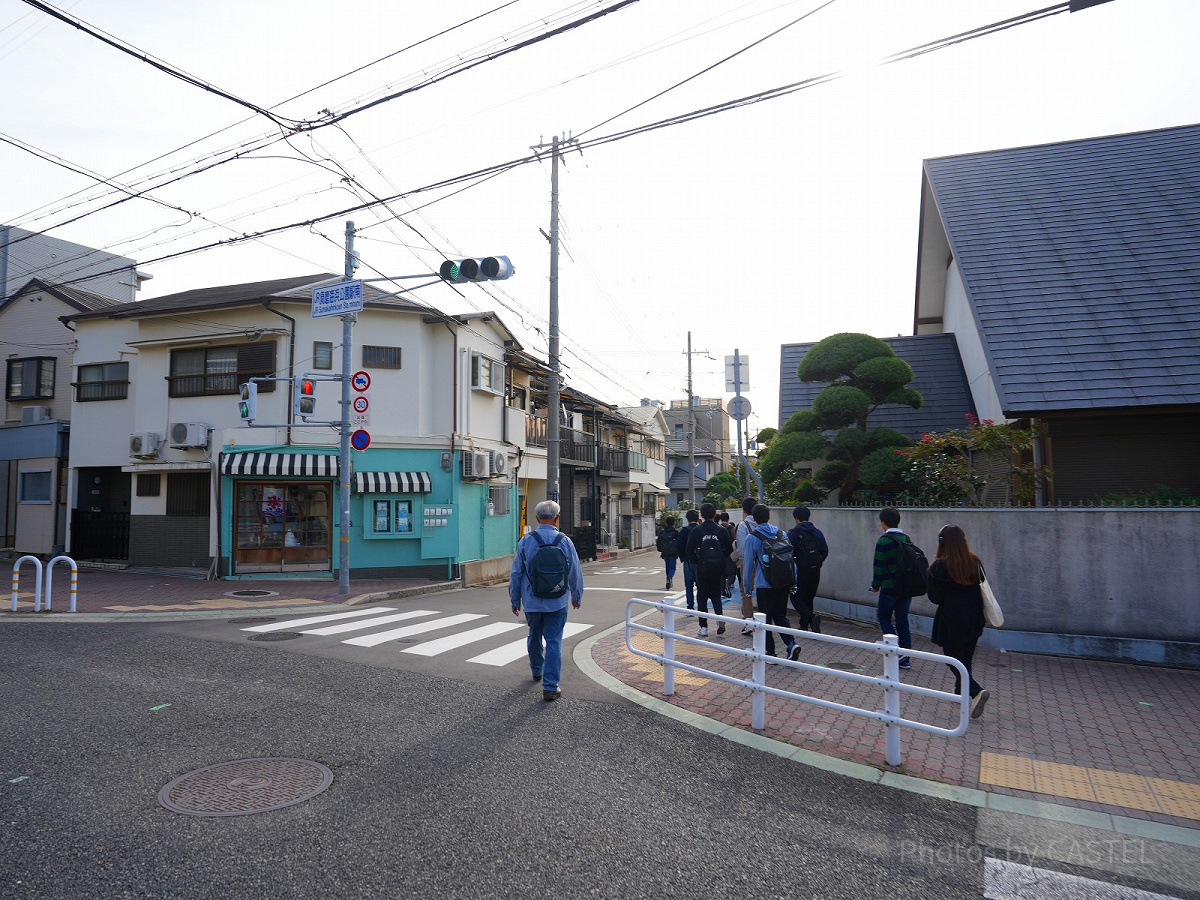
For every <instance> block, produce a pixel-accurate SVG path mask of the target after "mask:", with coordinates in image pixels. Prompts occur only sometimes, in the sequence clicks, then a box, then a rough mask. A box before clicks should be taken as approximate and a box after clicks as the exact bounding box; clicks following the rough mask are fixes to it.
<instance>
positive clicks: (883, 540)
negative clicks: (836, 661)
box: [871, 506, 929, 669]
mask: <svg viewBox="0 0 1200 900" xmlns="http://www.w3.org/2000/svg"><path fill="white" fill-rule="evenodd" d="M879 527H880V528H881V529H883V534H882V535H880V537H879V540H877V541H876V542H875V557H874V575H873V576H872V578H871V592H872V593H878V594H879V606H878V610H877V614H878V617H879V628H880V629H881V630H882V631H883V633H884V634H894V635H896V637H897V638H898V639H899V642H900V646H901V647H902V648H903V649H905V650H911V649H912V632H911V631H910V630H909V626H908V608H909V606H911V605H912V598H913V597H919V596H920V595H922V594H924V593H925V591H926V590H927V589H928V585H927V583H924V584H923V583H922V581H923V579H925V577H926V575H925V573H927V572H928V570H929V565H928V563H927V562H926V561H925V554H924V553H922V552H921V550H920V548H919V547H917V546H916V545H915V544H914V543H913V542H912V541H910V540H909V539H908V535H907V534H905V533H904V532H903V531H901V530H900V510H898V509H896V508H895V507H894V506H885V507H884V508H883V509H881V510H880V511H879ZM922 569H923V570H924V572H922ZM893 617H894V618H895V624H894V625H893V623H892V619H893ZM900 668H902V669H911V668H912V662H911V660H910V659H909V658H908V657H907V656H902V657H900Z"/></svg>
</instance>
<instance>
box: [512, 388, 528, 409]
mask: <svg viewBox="0 0 1200 900" xmlns="http://www.w3.org/2000/svg"><path fill="white" fill-rule="evenodd" d="M528 397H529V393H528V392H527V391H526V390H525V388H523V387H517V386H516V385H515V384H514V385H510V386H509V388H508V405H509V406H511V407H512V408H513V409H524V408H525V404H526V402H527V399H528Z"/></svg>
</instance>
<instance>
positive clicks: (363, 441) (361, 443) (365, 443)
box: [350, 428, 371, 450]
mask: <svg viewBox="0 0 1200 900" xmlns="http://www.w3.org/2000/svg"><path fill="white" fill-rule="evenodd" d="M350 446H351V447H353V448H354V449H355V450H366V449H367V448H368V447H370V446H371V435H369V434H367V432H365V431H363V430H362V429H361V428H360V429H358V431H356V432H354V433H353V434H352V435H350Z"/></svg>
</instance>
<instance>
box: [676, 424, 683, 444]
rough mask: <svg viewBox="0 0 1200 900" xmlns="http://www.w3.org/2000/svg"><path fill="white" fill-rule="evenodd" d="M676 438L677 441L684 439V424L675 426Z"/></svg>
mask: <svg viewBox="0 0 1200 900" xmlns="http://www.w3.org/2000/svg"><path fill="white" fill-rule="evenodd" d="M675 440H677V441H682V440H683V426H682V425H676V426H675Z"/></svg>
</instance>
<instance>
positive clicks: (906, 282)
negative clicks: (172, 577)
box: [0, 0, 1200, 433]
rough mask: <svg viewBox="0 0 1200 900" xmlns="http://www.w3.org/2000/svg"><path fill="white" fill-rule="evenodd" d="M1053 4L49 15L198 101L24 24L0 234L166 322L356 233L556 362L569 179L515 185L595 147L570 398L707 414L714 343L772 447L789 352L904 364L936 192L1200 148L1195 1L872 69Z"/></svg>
mask: <svg viewBox="0 0 1200 900" xmlns="http://www.w3.org/2000/svg"><path fill="white" fill-rule="evenodd" d="M1058 5H1059V4H1052V3H1050V2H1049V0H906V2H902V3H901V2H896V0H832V2H826V0H803V2H784V0H748V2H738V0H728V2H717V0H689V2H687V3H679V2H665V0H636V2H625V3H622V0H585V2H571V0H511V2H510V0H484V2H476V0H458V2H454V3H442V4H426V3H421V4H417V3H411V2H410V3H396V2H394V0H388V2H373V0H359V2H356V3H354V4H351V5H343V4H330V3H315V2H309V0H236V2H235V0H206V2H204V3H195V4H174V3H162V2H151V0H59V2H58V4H57V6H55V8H56V9H58V10H61V11H62V12H64V13H65V14H66V15H67V16H68V17H70V18H72V19H79V20H82V21H83V22H85V23H87V24H88V26H90V27H91V28H92V30H96V31H100V32H103V33H104V34H105V35H106V36H108V38H109V39H110V40H114V41H115V42H117V43H119V44H121V45H122V46H125V47H128V48H132V49H136V50H137V51H138V52H139V53H140V54H142V55H143V56H149V57H151V58H153V59H155V60H157V61H158V62H160V63H162V64H163V65H165V66H167V67H169V68H171V69H173V70H176V71H180V72H183V73H186V74H187V75H188V76H190V78H191V79H192V80H193V82H199V83H200V84H199V85H197V84H196V83H188V82H185V81H184V80H181V79H179V78H176V77H172V76H171V75H170V74H168V73H166V72H164V71H161V70H159V69H157V68H154V67H152V66H151V65H149V64H147V62H145V61H144V60H143V59H137V58H133V57H132V56H130V55H127V54H125V53H122V52H121V51H120V50H118V49H116V48H114V47H113V46H111V45H109V44H106V43H104V42H102V41H101V40H99V39H98V38H96V37H94V36H91V35H89V34H87V33H85V32H84V31H82V30H79V29H77V28H76V27H74V26H73V25H71V24H68V23H65V22H62V21H59V20H57V19H55V18H53V17H52V16H51V15H50V14H49V13H47V12H46V11H43V10H40V9H37V8H35V7H33V6H30V5H28V4H27V3H24V2H21V0H0V66H3V71H4V73H5V76H4V85H5V90H4V91H3V95H2V96H0V167H2V171H3V172H4V174H5V177H4V179H3V182H0V183H2V184H3V189H2V190H0V223H2V224H8V225H17V226H20V227H22V228H26V229H29V230H33V231H47V232H48V233H49V234H51V235H53V236H55V237H59V238H62V239H64V240H69V241H74V242H76V243H79V244H84V245H87V246H91V247H99V248H103V249H105V250H108V251H109V252H112V253H116V254H120V255H123V256H128V257H132V258H133V259H135V260H137V261H138V262H139V267H140V269H141V270H142V271H144V272H147V273H149V274H151V275H153V280H151V281H148V282H146V284H145V286H144V287H143V290H142V292H141V297H142V298H144V299H149V298H152V297H158V296H163V295H166V294H172V293H176V292H180V291H185V290H192V289H195V288H200V287H210V286H215V285H221V284H237V283H243V282H253V281H262V280H267V279H271V278H282V277H290V276H298V275H306V274H309V273H319V272H335V273H340V272H341V271H342V268H343V258H342V245H343V233H344V230H345V222H346V221H347V220H348V219H352V220H353V221H354V222H355V225H356V228H357V230H358V233H357V236H356V247H357V249H358V251H359V253H360V255H361V259H362V266H361V268H360V269H359V272H358V277H360V278H383V277H389V278H399V277H400V276H414V275H421V274H423V273H428V272H432V271H434V270H436V269H437V267H438V265H439V264H440V262H441V261H442V260H443V259H446V258H458V257H461V256H488V255H495V254H503V255H507V256H509V257H510V259H511V260H512V261H513V264H514V266H515V269H516V273H515V275H514V277H513V278H512V279H510V280H507V281H504V282H493V283H491V284H488V285H485V286H477V285H462V286H457V287H451V286H449V285H445V284H439V283H433V284H427V282H426V280H425V279H413V278H411V277H408V278H406V279H405V280H399V281H396V282H380V283H379V284H378V286H380V287H381V288H383V289H384V290H399V289H401V288H404V287H413V286H414V285H420V287H418V288H417V289H416V290H414V291H412V292H411V293H410V295H409V296H411V297H412V298H413V299H415V300H417V301H418V302H421V303H426V304H429V305H431V306H433V307H435V308H437V309H439V310H441V311H443V312H447V313H464V312H472V311H482V310H488V311H494V312H496V313H497V314H498V315H499V317H500V318H501V319H502V320H503V321H504V323H505V324H506V325H507V326H508V327H509V328H510V329H511V330H512V331H513V332H514V333H515V334H516V335H517V337H518V338H519V339H520V340H521V342H522V343H523V345H524V346H525V348H526V349H527V350H528V351H530V352H531V353H534V354H535V355H539V356H541V357H543V358H545V357H546V355H547V349H548V334H549V326H548V323H547V320H548V311H549V294H550V288H549V284H550V279H549V276H550V249H549V243H548V240H547V237H546V233H547V232H548V231H549V230H550V192H551V191H550V188H551V177H550V174H551V165H550V162H549V157H548V155H547V154H546V151H544V150H543V151H542V153H541V158H540V159H533V160H532V161H529V162H525V163H523V164H520V165H514V166H511V167H503V166H501V164H505V163H509V162H512V161H517V160H523V159H526V158H528V157H531V156H532V155H533V151H532V150H531V149H530V148H531V147H533V146H534V145H538V144H544V143H548V142H549V141H550V140H551V139H552V137H553V136H555V135H558V136H562V137H566V136H573V137H574V138H575V139H576V140H577V141H579V142H580V144H581V147H580V149H578V150H574V149H572V150H571V151H570V152H567V153H565V154H564V155H563V157H562V162H561V166H560V177H559V199H560V213H561V217H560V237H561V245H560V246H561V254H560V268H559V306H560V323H561V324H560V327H561V335H562V361H563V369H564V373H565V377H566V380H567V383H569V384H570V385H572V386H573V387H575V388H577V389H579V390H583V391H585V392H587V393H589V394H591V395H593V396H595V397H598V398H600V399H602V400H605V401H608V402H612V403H615V404H617V405H636V404H637V403H638V402H639V400H640V399H641V398H650V399H657V400H662V401H664V402H669V401H671V400H679V399H682V398H683V397H684V396H685V392H686V389H687V379H688V356H687V352H686V351H687V346H688V336H689V333H690V335H691V345H692V349H693V354H692V356H691V362H692V385H693V392H694V393H695V394H696V395H698V396H701V397H725V398H726V399H729V398H730V395H729V394H728V393H727V392H726V391H725V379H724V359H725V357H726V356H728V355H731V354H733V352H734V351H735V349H736V350H737V351H738V352H739V353H740V354H741V355H742V356H743V358H745V359H747V360H748V364H749V389H748V390H747V391H746V396H747V397H748V398H749V401H750V403H751V404H752V406H753V413H752V415H751V417H750V420H749V423H748V431H750V432H751V433H753V432H756V431H757V429H759V428H762V427H766V426H774V425H777V424H778V422H777V421H776V419H777V407H778V395H779V377H780V376H779V349H780V345H781V344H784V343H798V342H806V341H816V340H820V339H821V338H824V337H827V336H829V335H831V334H834V333H837V332H843V331H855V332H866V333H868V334H872V335H875V336H878V337H889V336H892V335H900V334H911V333H912V321H913V303H914V299H913V298H914V290H915V272H916V250H917V228H918V217H919V212H920V185H921V163H922V160H923V159H928V158H933V157H939V156H947V155H954V154H960V153H970V152H977V151H986V150H994V149H1001V148H1005V147H1016V146H1024V145H1029V144H1042V143H1049V142H1055V141H1064V140H1073V139H1077V138H1086V137H1094V136H1098V135H1105V134H1120V133H1125V132H1131V131H1141V130H1146V129H1153V128H1165V127H1170V126H1174V125H1184V124H1191V123H1194V122H1196V121H1200V110H1198V104H1200V92H1198V91H1197V89H1196V85H1198V84H1200V54H1197V53H1196V52H1195V36H1196V35H1198V34H1200V3H1198V2H1196V0H1110V2H1108V3H1104V4H1102V5H1100V6H1096V7H1093V8H1091V9H1086V10H1082V11H1080V12H1075V13H1067V12H1063V13H1061V14H1054V15H1047V16H1045V17H1043V18H1040V19H1037V20H1036V21H1032V22H1028V23H1024V24H1014V25H1013V27H1010V28H1007V29H1005V30H1001V31H998V32H997V33H994V34H988V35H984V36H982V37H978V38H975V39H970V40H963V41H960V42H957V43H953V44H951V45H949V46H946V47H943V48H939V49H936V50H934V51H933V52H929V53H924V54H922V55H919V56H917V57H915V58H913V59H909V60H904V61H900V62H896V63H894V64H888V65H880V64H879V63H880V60H882V59H884V58H886V57H888V56H889V55H891V54H895V53H898V52H900V51H904V50H908V49H909V48H913V47H917V46H920V45H924V44H926V43H928V42H931V41H935V40H938V39H942V38H947V37H950V36H953V35H962V34H964V33H967V32H970V31H972V30H973V29H977V28H980V27H981V26H985V25H990V24H992V23H996V22H1001V21H1006V20H1010V19H1013V18H1014V17H1018V16H1023V15H1024V14H1026V13H1029V12H1031V11H1034V10H1038V9H1047V10H1052V9H1054V8H1055V7H1056V6H1058ZM614 7H616V8H615V9H614ZM605 10H611V11H610V12H608V13H607V14H603V15H598V14H600V13H603V12H604V11H605ZM593 16H594V17H595V18H591V19H590V20H589V17H593ZM580 20H587V21H583V22H581V24H579V25H578V26H577V27H574V28H569V29H563V30H561V31H559V32H558V33H552V32H554V30H555V29H560V28H562V26H565V25H568V24H570V23H574V22H579V21H580ZM538 36H545V38H544V39H543V40H540V41H536V42H534V43H531V44H530V45H528V46H520V45H521V44H522V42H524V41H527V40H530V39H532V38H535V37H538ZM506 51H507V52H506ZM832 72H837V73H842V74H843V77H840V78H838V79H837V80H833V81H829V82H824V83H817V84H814V85H812V86H809V87H806V88H803V89H801V90H797V91H794V92H792V93H789V94H786V95H785V96H778V97H774V98H772V99H767V100H764V101H762V102H758V103H753V104H748V105H742V106H739V107H737V108H733V109H729V110H725V111H720V112H716V113H714V114H711V115H707V116H704V117H701V118H696V119H694V120H692V121H687V122H684V123H682V124H674V125H670V126H667V127H661V128H657V129H653V130H648V131H643V132H640V133H636V134H633V135H631V136H628V137H624V138H622V139H619V140H612V141H596V139H597V138H602V137H604V136H607V135H616V134H619V133H621V132H625V131H627V130H630V129H638V128H639V127H640V126H645V125H648V124H651V123H657V122H662V121H664V120H667V119H671V118H673V117H676V116H679V115H681V114H684V113H691V112H693V111H697V110H705V109H708V108H710V107H713V106H716V105H718V104H723V103H726V102H727V101H731V100H735V99H737V98H741V97H748V96H751V95H755V94H759V93H761V92H763V91H768V90H770V89H774V88H778V87H781V86H784V85H792V84H797V83H803V82H804V81H805V80H806V79H809V78H813V77H814V76H821V75H825V74H828V73H832ZM205 86H207V87H208V88H212V89H213V90H208V89H205ZM394 94H400V96H394V97H393V96H391V95H394ZM386 97H391V99H386V100H383V102H379V103H374V102H375V101H377V100H382V99H383V98H386ZM372 103H374V105H370V106H368V104H372ZM364 107H367V108H364ZM256 110H257V111H256ZM345 113H351V114H350V115H346V116H345V117H344V118H341V119H339V120H338V121H337V122H336V123H334V124H324V125H321V126H320V127H312V126H313V125H315V124H317V123H321V122H323V121H324V120H325V119H328V118H329V116H330V115H331V114H332V115H334V116H339V115H342V114H345ZM593 141H596V143H595V144H594V145H593V146H588V143H589V142H593ZM234 156H235V157H236V158H232V159H231V158H230V157H234ZM495 167H500V168H495ZM481 171H482V172H484V173H485V175H484V176H480V177H475V178H470V179H465V180H463V176H467V175H471V174H472V173H476V172H481ZM85 173H86V174H85ZM102 182H103V183H102ZM131 195H136V196H131ZM400 195H403V196H400ZM381 198H395V199H391V200H388V202H387V203H386V204H379V203H376V202H375V201H377V200H378V199H381ZM118 200H121V201H123V202H116V201H118ZM367 203H370V204H372V205H371V208H369V209H359V210H356V211H354V212H352V213H344V212H343V211H344V210H347V209H350V208H351V207H355V206H360V205H363V204H367ZM311 220H321V221H317V222H315V223H313V224H303V223H308V222H310V221H311ZM292 225H295V226H297V227H291V228H287V227H286V226H292ZM275 229H280V230H278V231H276V230H275ZM268 231H271V232H272V233H270V234H267V235H264V236H258V237H253V238H251V239H243V238H244V237H245V236H246V235H259V234H260V233H262V232H268ZM219 242H220V244H219V245H218V246H210V245H214V244H218V243H219ZM161 257H169V258H161ZM160 258H161V259H160ZM389 284H390V285H391V286H390V287H389V286H388V285H389Z"/></svg>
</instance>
